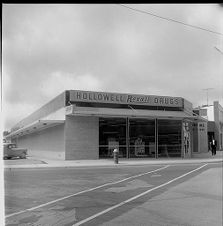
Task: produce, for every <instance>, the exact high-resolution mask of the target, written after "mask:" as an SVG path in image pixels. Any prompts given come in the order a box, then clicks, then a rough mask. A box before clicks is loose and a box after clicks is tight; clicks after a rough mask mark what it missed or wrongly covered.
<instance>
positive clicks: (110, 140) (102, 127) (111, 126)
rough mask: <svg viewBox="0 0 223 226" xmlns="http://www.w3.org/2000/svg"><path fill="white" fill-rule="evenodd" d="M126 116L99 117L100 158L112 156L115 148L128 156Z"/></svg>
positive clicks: (121, 154) (122, 155) (120, 153)
mask: <svg viewBox="0 0 223 226" xmlns="http://www.w3.org/2000/svg"><path fill="white" fill-rule="evenodd" d="M126 121H127V119H126V118H100V119H99V158H112V157H113V151H114V149H118V151H119V157H124V158H125V157H126Z"/></svg>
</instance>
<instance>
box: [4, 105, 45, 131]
mask: <svg viewBox="0 0 223 226" xmlns="http://www.w3.org/2000/svg"><path fill="white" fill-rule="evenodd" d="M38 107H41V106H38V104H36V103H33V104H30V103H25V102H19V103H10V102H5V103H4V105H3V111H2V116H3V122H4V130H10V129H11V127H12V126H14V125H15V124H16V123H17V122H19V121H21V120H22V119H23V118H25V117H27V116H28V115H30V114H31V113H32V112H34V111H35V110H37V108H38Z"/></svg>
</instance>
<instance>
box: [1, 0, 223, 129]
mask: <svg viewBox="0 0 223 226" xmlns="http://www.w3.org/2000/svg"><path fill="white" fill-rule="evenodd" d="M127 6H129V7H133V8H136V9H139V10H143V11H147V12H150V13H153V14H156V15H159V16H162V17H166V18H171V19H174V20H178V21H181V22H184V23H187V24H191V25H194V26H199V27H202V28H205V29H209V30H212V31H216V32H220V33H223V7H222V6H220V5H219V4H192V5H191V4H167V5H165V4H128V5H127ZM2 13H3V15H2V48H3V49H2V88H3V89H2V109H3V111H2V112H3V117H4V118H3V124H4V125H3V127H4V130H10V129H11V127H12V126H14V125H15V124H16V123H18V122H19V121H20V120H22V119H23V118H25V117H27V116H28V115H29V114H31V113H32V112H34V111H35V110H37V109H38V108H40V107H41V106H43V105H44V104H46V103H47V102H49V101H50V100H51V99H53V98H54V97H56V96H57V95H59V94H60V93H62V92H63V91H64V90H67V89H78V90H89V91H104V92H120V93H135V94H145V95H161V96H162V95H163V96H176V97H183V98H185V99H187V100H189V101H190V102H192V104H193V106H194V107H197V106H201V105H204V104H207V92H206V91H205V90H204V89H207V88H213V89H211V90H209V94H208V99H209V104H211V103H213V101H219V102H220V104H221V105H222V106H223V36H221V35H218V34H215V33H211V32H207V31H203V30H200V29H195V28H192V27H189V26H184V25H181V24H178V23H174V22H170V21H167V20H162V19H159V18H157V17H154V16H151V15H148V14H143V13H139V12H136V11H133V10H130V9H127V8H124V7H122V6H120V5H118V4H106V5H103V4H3V8H2ZM215 47H217V48H218V49H219V50H220V51H222V52H220V51H217V49H216V48H215Z"/></svg>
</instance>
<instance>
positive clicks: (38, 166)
mask: <svg viewBox="0 0 223 226" xmlns="http://www.w3.org/2000/svg"><path fill="white" fill-rule="evenodd" d="M220 162H223V159H202V160H201V159H200V160H197V159H194V160H190V161H188V160H182V161H179V160H178V161H173V160H170V161H157V162H156V161H153V162H140V161H139V162H132V163H131V162H119V163H118V164H115V163H112V162H111V163H109V164H108V163H104V164H93V165H89V164H88V165H87V164H83V165H77V164H74V165H60V164H59V165H58V164H55V165H54V164H47V163H46V164H32V165H8V166H4V170H10V171H11V170H18V169H47V168H51V169H52V168H95V167H99V168H101V167H102V168H105V167H107V168H109V167H119V166H121V167H125V166H144V165H163V164H199V163H220Z"/></svg>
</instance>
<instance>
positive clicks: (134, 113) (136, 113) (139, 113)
mask: <svg viewBox="0 0 223 226" xmlns="http://www.w3.org/2000/svg"><path fill="white" fill-rule="evenodd" d="M66 115H76V116H101V117H105V116H109V117H143V118H158V119H159V118H160V119H181V120H182V119H187V120H193V121H206V119H204V118H201V117H200V116H194V115H190V114H187V113H186V112H183V111H161V110H142V109H133V108H130V109H126V108H95V107H94V108H93V107H77V106H75V105H70V106H68V107H67V109H66Z"/></svg>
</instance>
